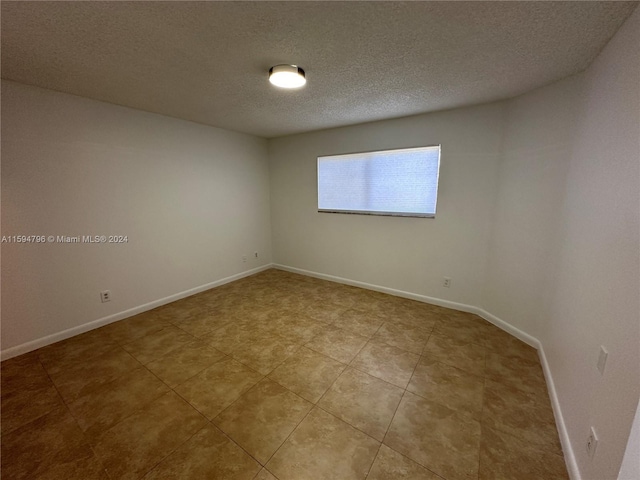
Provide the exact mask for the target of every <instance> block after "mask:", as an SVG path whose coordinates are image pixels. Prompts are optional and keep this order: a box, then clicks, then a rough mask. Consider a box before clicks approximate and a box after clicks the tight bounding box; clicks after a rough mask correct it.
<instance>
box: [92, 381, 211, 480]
mask: <svg viewBox="0 0 640 480" xmlns="http://www.w3.org/2000/svg"><path fill="white" fill-rule="evenodd" d="M207 423H208V422H207V420H206V419H205V418H204V417H203V416H202V415H200V414H199V413H198V412H197V411H196V410H195V409H194V408H193V407H191V406H190V405H189V404H188V403H187V402H185V401H184V400H183V399H181V398H180V397H179V396H178V395H176V394H175V393H174V392H169V393H166V394H165V395H163V396H162V397H160V398H158V399H157V400H155V401H153V402H152V403H150V404H149V405H147V406H146V407H144V408H143V409H142V410H139V411H138V412H136V413H134V414H133V415H131V416H130V417H128V418H126V419H125V420H123V421H122V422H120V423H118V424H117V425H115V426H113V427H112V428H110V429H109V430H107V431H106V432H104V433H103V434H101V435H100V436H99V437H97V438H96V440H95V442H94V443H93V448H94V451H95V452H96V454H97V455H98V457H99V458H100V459H101V460H102V464H103V465H104V466H105V468H106V470H107V473H108V474H109V477H110V478H112V479H136V478H140V477H141V476H142V475H144V474H145V473H146V472H148V471H149V470H151V468H153V466H154V465H156V464H157V463H158V462H159V461H161V460H162V459H163V458H164V457H166V456H167V455H169V454H170V453H171V452H172V451H173V450H175V449H176V448H177V447H178V446H180V445H181V444H182V443H184V442H186V441H187V440H188V439H189V438H190V437H191V436H192V435H193V434H194V433H196V432H197V431H198V430H200V429H201V428H203V427H204V426H205V425H206V424H207Z"/></svg>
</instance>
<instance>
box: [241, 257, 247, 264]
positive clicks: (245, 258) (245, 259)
mask: <svg viewBox="0 0 640 480" xmlns="http://www.w3.org/2000/svg"><path fill="white" fill-rule="evenodd" d="M242 263H247V256H246V255H242Z"/></svg>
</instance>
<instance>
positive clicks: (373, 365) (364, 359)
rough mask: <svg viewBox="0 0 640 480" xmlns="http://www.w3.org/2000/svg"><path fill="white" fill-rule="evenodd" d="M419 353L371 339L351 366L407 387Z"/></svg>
mask: <svg viewBox="0 0 640 480" xmlns="http://www.w3.org/2000/svg"><path fill="white" fill-rule="evenodd" d="M419 359H420V356H419V355H416V354H415V353H410V352H406V351H404V350H400V349H399V348H397V347H392V346H390V345H387V344H384V343H378V342H376V341H370V342H369V343H367V345H366V346H365V347H364V348H363V349H362V350H361V351H360V353H359V354H358V355H357V356H356V358H354V359H353V361H352V362H351V366H352V367H354V368H357V369H358V370H362V371H363V372H365V373H368V374H370V375H373V376H374V377H378V378H380V379H382V380H384V381H385V382H389V383H392V384H394V385H397V386H398V387H401V388H406V386H407V384H408V383H409V380H410V379H411V375H412V374H413V369H414V368H415V366H416V364H417V363H418V360H419Z"/></svg>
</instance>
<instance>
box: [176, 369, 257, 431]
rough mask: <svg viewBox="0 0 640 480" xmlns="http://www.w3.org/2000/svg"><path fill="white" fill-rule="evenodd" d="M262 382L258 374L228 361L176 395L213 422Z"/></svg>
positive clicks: (187, 385) (205, 372) (182, 386)
mask: <svg viewBox="0 0 640 480" xmlns="http://www.w3.org/2000/svg"><path fill="white" fill-rule="evenodd" d="M262 378H263V376H262V375H261V374H259V373H258V372H255V371H253V370H251V369H250V368H248V367H246V366H244V365H242V364H241V363H239V362H237V361H235V360H233V359H231V358H226V359H223V360H221V361H219V362H216V363H214V364H213V365H212V366H210V367H208V368H206V369H205V370H203V371H202V372H200V373H199V374H197V375H196V376H194V377H192V378H190V379H189V380H187V381H186V382H184V383H183V384H181V385H179V386H178V387H176V388H175V391H176V392H177V393H178V394H179V395H180V396H181V397H182V398H184V399H185V400H186V401H187V402H189V403H190V404H191V405H193V406H194V407H195V408H196V409H197V410H198V411H199V412H201V413H202V414H203V415H205V416H206V417H207V418H208V419H209V420H211V419H213V418H214V417H215V416H216V415H218V414H219V413H220V412H221V411H222V410H224V409H225V408H227V407H228V406H229V405H231V404H232V403H233V402H234V401H235V400H236V399H237V398H238V397H240V395H242V394H243V393H244V392H246V391H247V390H249V389H250V388H251V387H253V386H254V385H255V384H256V383H258V382H259V381H260V379H262Z"/></svg>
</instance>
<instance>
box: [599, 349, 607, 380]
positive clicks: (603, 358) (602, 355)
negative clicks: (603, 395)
mask: <svg viewBox="0 0 640 480" xmlns="http://www.w3.org/2000/svg"><path fill="white" fill-rule="evenodd" d="M608 356H609V352H607V349H606V348H604V347H603V346H602V345H600V355H598V371H599V372H600V375H604V367H605V365H606V364H607V357H608Z"/></svg>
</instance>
